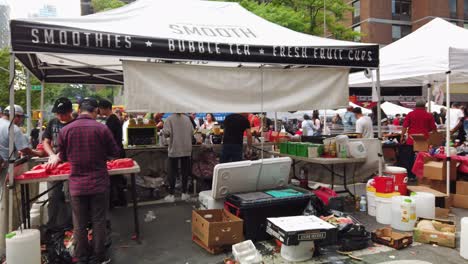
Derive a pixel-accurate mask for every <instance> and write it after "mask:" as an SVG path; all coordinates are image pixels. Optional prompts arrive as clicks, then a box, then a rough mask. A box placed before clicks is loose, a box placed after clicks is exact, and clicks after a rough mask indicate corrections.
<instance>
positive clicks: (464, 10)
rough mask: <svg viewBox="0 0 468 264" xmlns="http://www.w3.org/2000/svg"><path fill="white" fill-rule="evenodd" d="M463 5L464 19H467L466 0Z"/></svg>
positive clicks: (467, 3) (467, 6)
mask: <svg viewBox="0 0 468 264" xmlns="http://www.w3.org/2000/svg"><path fill="white" fill-rule="evenodd" d="M463 6H464V8H463V15H464V16H465V19H468V0H465V2H464V3H463Z"/></svg>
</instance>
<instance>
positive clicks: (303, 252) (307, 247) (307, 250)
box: [281, 241, 315, 262]
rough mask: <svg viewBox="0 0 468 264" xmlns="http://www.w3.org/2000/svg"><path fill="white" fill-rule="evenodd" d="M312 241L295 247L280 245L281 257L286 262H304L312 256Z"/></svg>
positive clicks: (313, 245)
mask: <svg viewBox="0 0 468 264" xmlns="http://www.w3.org/2000/svg"><path fill="white" fill-rule="evenodd" d="M314 250H315V243H314V241H302V242H300V243H299V245H297V246H286V245H284V244H283V245H281V257H282V258H284V259H285V260H287V261H294V262H295V261H297V262H300V261H306V260H309V259H311V258H312V257H313V256H314Z"/></svg>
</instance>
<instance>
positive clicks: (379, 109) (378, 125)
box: [376, 68, 383, 175]
mask: <svg viewBox="0 0 468 264" xmlns="http://www.w3.org/2000/svg"><path fill="white" fill-rule="evenodd" d="M376 73H377V74H376V75H377V99H378V100H377V127H378V138H379V140H380V139H381V138H382V122H381V120H382V113H381V111H382V110H381V108H380V97H381V93H380V68H377V71H376ZM378 155H379V175H382V171H383V161H382V157H381V156H380V153H379V154H378Z"/></svg>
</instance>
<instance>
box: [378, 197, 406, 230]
mask: <svg viewBox="0 0 468 264" xmlns="http://www.w3.org/2000/svg"><path fill="white" fill-rule="evenodd" d="M399 195H400V193H397V192H393V193H379V192H376V193H375V206H376V212H375V216H376V220H377V222H378V223H380V224H384V225H389V224H391V223H392V197H394V196H399Z"/></svg>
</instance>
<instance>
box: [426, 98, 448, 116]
mask: <svg viewBox="0 0 468 264" xmlns="http://www.w3.org/2000/svg"><path fill="white" fill-rule="evenodd" d="M430 103H431V112H437V113H439V114H440V110H441V109H442V108H445V109H447V107H445V106H443V105H438V104H436V103H435V102H433V101H431V102H430ZM428 107H429V103H426V108H428Z"/></svg>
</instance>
